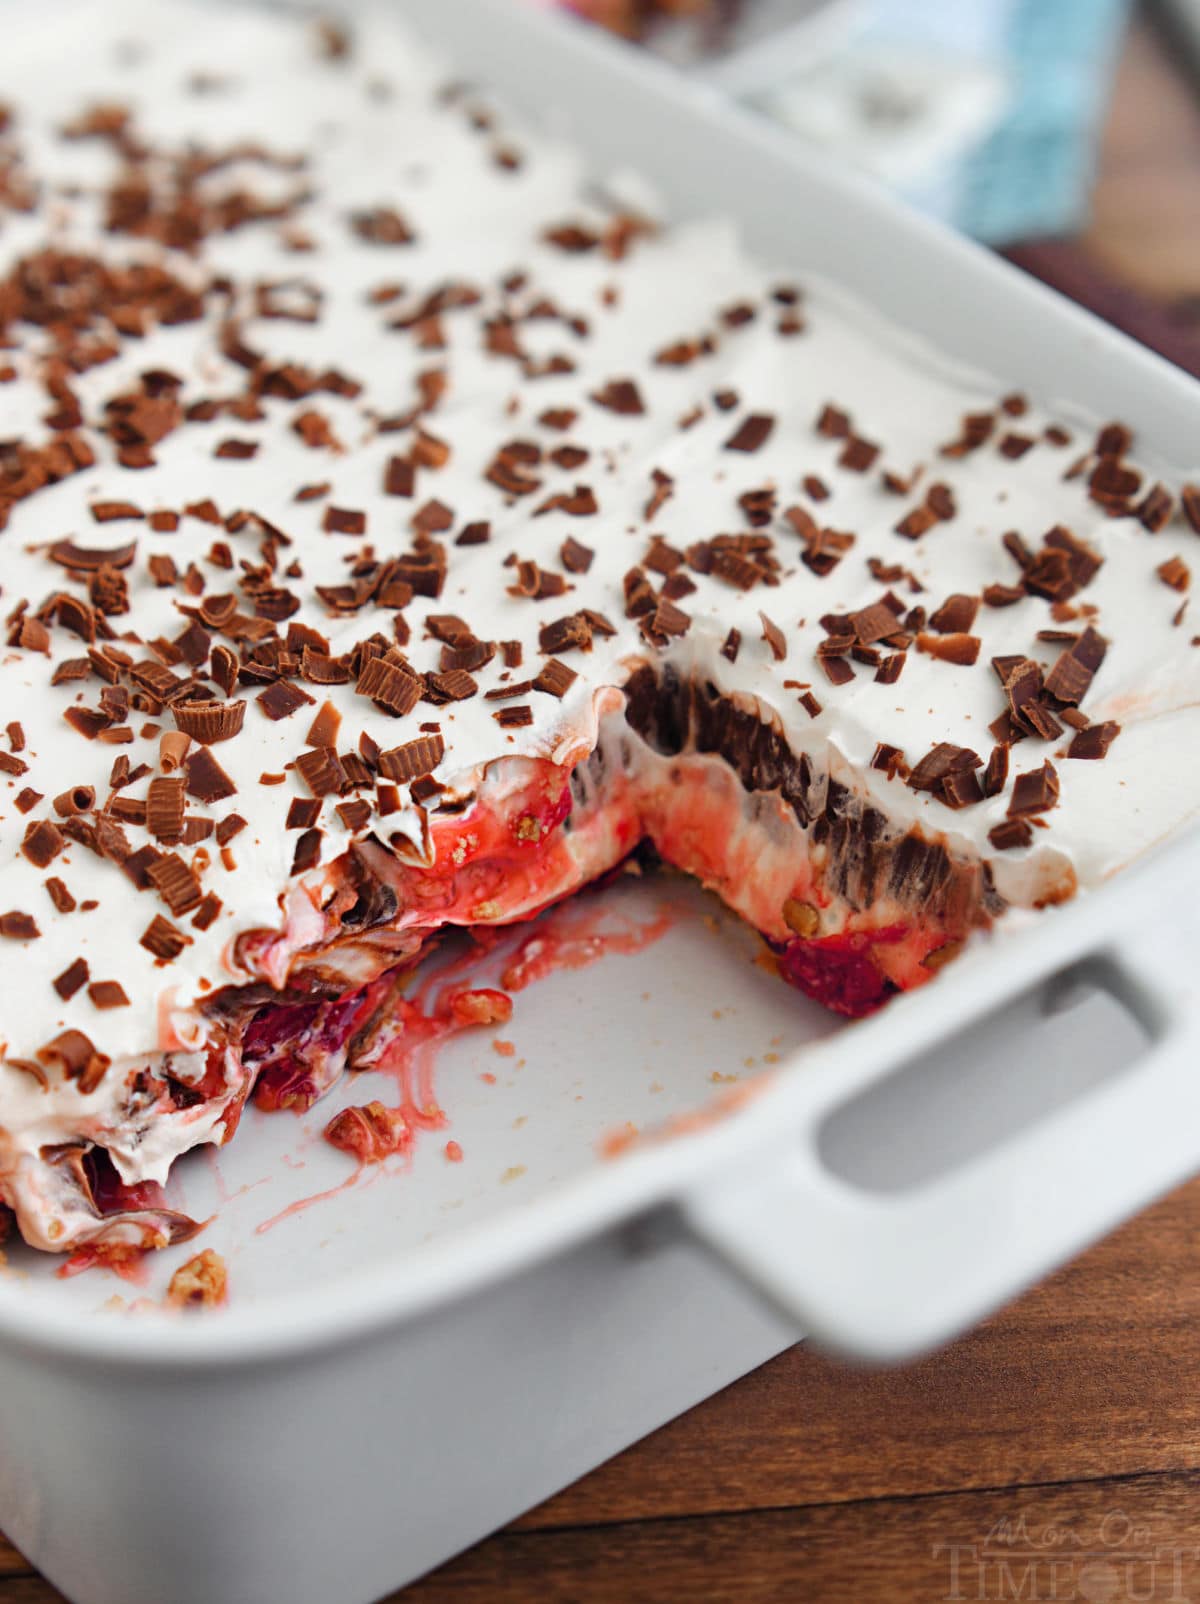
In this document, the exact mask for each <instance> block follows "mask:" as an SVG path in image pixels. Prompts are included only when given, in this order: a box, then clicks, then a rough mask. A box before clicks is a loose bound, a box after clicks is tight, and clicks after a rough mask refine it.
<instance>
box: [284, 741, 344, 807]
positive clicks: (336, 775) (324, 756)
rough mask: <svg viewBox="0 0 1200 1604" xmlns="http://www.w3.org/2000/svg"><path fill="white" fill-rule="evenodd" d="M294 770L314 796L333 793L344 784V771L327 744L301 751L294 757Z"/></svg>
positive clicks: (341, 788)
mask: <svg viewBox="0 0 1200 1604" xmlns="http://www.w3.org/2000/svg"><path fill="white" fill-rule="evenodd" d="M296 772H297V773H298V774H299V775H300V778H301V779H302V780H303V781H304V783H305V785H307V786H308V788H309V790H310V791H311V792H312V794H313V795H314V796H316V797H322V796H330V795H333V794H335V793H337V792H339V791H341V790H343V789H344V788H345V785H346V772H345V770H344V769H343V767H342V765H341V763H340V762H339V760H338V755H337V753H336V752H335V751H334V750H333V749H332V748H331V747H328V746H317V747H313V748H312V749H311V750H310V751H307V752H301V753H300V754H299V756H298V757H297V758H296Z"/></svg>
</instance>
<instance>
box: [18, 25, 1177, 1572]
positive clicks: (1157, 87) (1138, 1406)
mask: <svg viewBox="0 0 1200 1604" xmlns="http://www.w3.org/2000/svg"><path fill="white" fill-rule="evenodd" d="M1018 256H1019V259H1020V260H1021V261H1022V263H1023V265H1025V266H1027V267H1028V268H1029V269H1030V270H1032V271H1035V272H1037V273H1038V274H1039V275H1040V276H1042V277H1045V278H1047V279H1048V280H1049V281H1050V282H1052V283H1055V284H1056V285H1057V286H1058V287H1059V288H1061V289H1063V290H1064V291H1065V292H1066V293H1068V294H1071V295H1073V296H1075V297H1076V298H1077V299H1081V300H1085V301H1087V302H1088V303H1089V304H1091V305H1093V306H1095V307H1096V309H1097V310H1099V311H1100V312H1101V314H1102V315H1104V316H1107V317H1109V318H1110V319H1111V320H1112V321H1114V322H1117V323H1119V324H1120V325H1121V326H1122V327H1125V328H1126V329H1127V330H1128V331H1129V332H1131V333H1133V334H1134V335H1135V336H1136V337H1138V338H1140V339H1142V340H1144V341H1145V342H1146V343H1148V344H1151V345H1154V346H1155V347H1156V348H1158V349H1160V350H1165V351H1167V352H1168V354H1170V355H1172V356H1173V357H1174V358H1175V359H1177V360H1179V361H1180V362H1181V363H1182V364H1183V365H1186V366H1189V367H1191V368H1192V370H1193V371H1196V372H1200V101H1198V100H1197V98H1196V96H1195V94H1194V92H1193V89H1192V86H1191V85H1190V84H1188V83H1186V82H1185V81H1184V79H1183V77H1182V75H1181V74H1180V73H1178V72H1177V71H1176V70H1175V69H1173V67H1172V66H1171V64H1170V62H1169V61H1168V60H1167V57H1166V55H1165V53H1164V51H1163V49H1162V47H1161V45H1160V44H1159V43H1158V42H1157V39H1156V37H1155V35H1154V34H1153V33H1152V31H1151V30H1150V29H1149V28H1148V27H1146V26H1145V25H1144V24H1142V25H1139V26H1138V27H1136V28H1135V29H1134V31H1133V32H1132V34H1131V36H1130V40H1129V43H1128V47H1127V49H1126V51H1125V53H1124V56H1123V59H1122V64H1121V71H1120V74H1119V79H1118V86H1117V93H1116V97H1115V103H1114V109H1113V114H1112V118H1111V121H1110V126H1109V130H1108V134H1107V137H1106V140H1105V144H1104V149H1103V152H1102V163H1101V169H1100V175H1099V182H1098V186H1097V192H1096V199H1095V208H1094V217H1093V222H1092V224H1091V226H1090V227H1089V229H1088V231H1087V233H1086V235H1085V236H1084V237H1083V239H1082V240H1080V241H1074V242H1067V243H1063V242H1055V243H1052V244H1046V243H1044V242H1038V243H1037V244H1035V245H1032V246H1029V247H1025V248H1023V249H1022V251H1021V252H1020V253H1018ZM1198 1251H1200V1180H1198V1181H1196V1182H1193V1183H1192V1184H1190V1185H1189V1186H1186V1187H1183V1188H1182V1189H1180V1190H1179V1191H1178V1192H1176V1193H1174V1194H1173V1195H1172V1196H1171V1197H1169V1198H1167V1199H1165V1200H1164V1201H1163V1202H1162V1203H1160V1204H1159V1205H1158V1206H1157V1207H1155V1208H1153V1209H1151V1210H1149V1211H1148V1212H1147V1213H1146V1214H1144V1215H1143V1216H1142V1217H1141V1218H1140V1219H1138V1220H1135V1221H1133V1222H1131V1223H1130V1224H1129V1225H1127V1226H1126V1227H1125V1228H1124V1229H1122V1230H1121V1231H1119V1232H1117V1233H1116V1234H1115V1235H1114V1236H1113V1237H1111V1238H1110V1239H1109V1240H1108V1241H1107V1242H1104V1243H1102V1244H1100V1245H1099V1246H1098V1247H1096V1248H1094V1249H1093V1250H1092V1251H1091V1252H1090V1253H1088V1254H1087V1255H1086V1256H1085V1257H1083V1258H1082V1259H1080V1260H1079V1261H1078V1262H1077V1263H1076V1264H1074V1265H1072V1266H1070V1267H1068V1268H1067V1269H1065V1270H1063V1271H1061V1272H1060V1273H1059V1274H1057V1275H1055V1276H1053V1277H1052V1278H1051V1279H1050V1280H1048V1281H1047V1282H1045V1283H1044V1284H1043V1285H1042V1286H1041V1287H1039V1288H1037V1289H1036V1290H1035V1291H1033V1292H1031V1293H1029V1294H1028V1295H1027V1296H1026V1297H1024V1298H1023V1299H1021V1300H1020V1302H1018V1303H1017V1304H1015V1305H1014V1306H1013V1307H1012V1308H1010V1309H1008V1310H1006V1311H1004V1312H1003V1313H1002V1314H1000V1315H998V1316H996V1317H995V1318H994V1319H992V1320H990V1321H988V1322H987V1323H986V1324H985V1325H984V1326H983V1327H982V1328H981V1329H980V1330H978V1331H976V1332H974V1333H973V1334H972V1335H971V1336H969V1337H967V1338H965V1339H964V1340H963V1341H961V1342H958V1343H956V1344H955V1345H954V1346H952V1347H951V1348H949V1349H947V1350H946V1351H945V1352H944V1353H941V1354H939V1355H936V1356H935V1357H933V1358H931V1359H927V1360H925V1361H924V1362H923V1363H921V1364H918V1365H913V1366H910V1367H908V1368H906V1369H903V1370H899V1371H892V1372H887V1373H871V1372H866V1371H862V1370H855V1369H848V1368H845V1367H842V1366H839V1365H836V1364H834V1363H832V1362H831V1361H829V1360H827V1359H824V1358H822V1357H821V1356H819V1355H816V1354H813V1353H811V1352H809V1351H808V1350H807V1349H804V1348H795V1349H793V1350H792V1351H791V1352H789V1353H786V1354H783V1355H782V1356H781V1357H780V1358H778V1359H776V1360H775V1361H773V1362H772V1363H771V1364H769V1365H766V1366H765V1367H764V1368H763V1369H762V1370H760V1371H758V1372H757V1374H755V1375H753V1376H749V1377H747V1378H746V1379H745V1380H744V1381H741V1382H739V1383H738V1384H737V1385H736V1386H734V1387H730V1388H729V1389H728V1390H727V1391H725V1392H723V1393H721V1394H719V1395H718V1396H717V1397H715V1398H712V1399H710V1400H709V1401H708V1402H707V1403H705V1404H703V1405H702V1406H701V1407H700V1408H698V1409H695V1410H693V1411H691V1413H690V1414H688V1415H685V1416H684V1417H682V1418H681V1419H680V1420H677V1421H675V1422H673V1423H672V1424H671V1425H669V1426H667V1427H664V1428H663V1430H661V1431H659V1432H656V1433H655V1434H654V1435H653V1436H652V1437H649V1438H647V1439H646V1441H644V1442H642V1443H640V1444H638V1445H637V1446H636V1447H634V1448H632V1449H630V1450H629V1451H628V1452H627V1453H625V1454H622V1455H621V1456H620V1457H619V1458H617V1459H615V1460H613V1461H612V1462H611V1463H609V1464H607V1465H604V1466H602V1467H601V1468H600V1469H599V1470H597V1471H595V1472H593V1473H592V1474H591V1475H590V1476H588V1477H585V1478H584V1479H583V1480H582V1481H580V1482H579V1483H577V1484H576V1485H575V1486H574V1487H571V1488H568V1489H567V1490H566V1491H565V1492H563V1493H560V1494H559V1495H558V1496H557V1497H555V1498H553V1499H551V1500H550V1501H549V1502H548V1503H546V1504H544V1505H542V1506H541V1508H540V1509H537V1510H534V1511H532V1512H531V1513H530V1514H528V1515H526V1516H525V1517H524V1518H523V1519H522V1520H520V1521H518V1522H517V1523H516V1524H515V1525H514V1526H513V1527H511V1528H510V1529H509V1530H508V1531H506V1532H503V1533H501V1534H499V1535H498V1536H496V1537H493V1538H491V1539H490V1540H489V1541H487V1542H484V1543H481V1544H479V1545H478V1546H477V1547H476V1548H474V1549H472V1550H471V1551H470V1553H468V1554H466V1555H463V1556H462V1557H461V1558H459V1559H457V1560H454V1561H452V1562H451V1563H450V1564H448V1565H446V1566H444V1567H443V1568H442V1569H441V1570H440V1571H438V1572H436V1573H435V1574H434V1575H433V1576H431V1577H429V1578H427V1579H426V1580H425V1581H424V1582H421V1583H419V1584H417V1585H416V1586H414V1587H413V1588H410V1589H408V1590H407V1591H406V1592H405V1593H404V1594H403V1599H404V1604H442V1601H443V1600H446V1601H448V1600H454V1601H456V1604H509V1601H512V1604H517V1601H520V1604H526V1601H527V1600H529V1599H532V1598H537V1599H538V1600H539V1601H543V1600H544V1601H546V1604H554V1601H557V1600H562V1601H564V1604H565V1601H571V1604H576V1601H578V1604H590V1601H602V1600H604V1601H607V1600H627V1599H628V1600H632V1599H637V1600H639V1601H644V1604H658V1601H662V1604H667V1601H671V1604H676V1601H678V1600H687V1601H689V1604H706V1601H709V1600H712V1601H717V1600H721V1601H725V1600H733V1599H736V1600H737V1601H738V1604H760V1601H762V1604H766V1601H768V1600H769V1601H771V1604H777V1601H780V1600H787V1601H791V1600H806V1601H807V1600H812V1601H814V1604H863V1601H866V1600H870V1601H872V1604H925V1601H927V1600H928V1601H933V1600H943V1599H948V1598H953V1597H954V1596H955V1595H954V1586H955V1579H954V1576H953V1574H952V1572H951V1569H950V1566H951V1552H950V1550H951V1547H952V1546H954V1545H957V1548H958V1558H959V1565H960V1571H959V1576H958V1579H957V1587H958V1596H959V1597H961V1598H963V1599H989V1600H990V1599H1013V1598H1018V1597H1024V1598H1025V1599H1028V1600H1033V1601H1040V1600H1042V1599H1050V1598H1057V1599H1058V1600H1060V1601H1065V1600H1075V1599H1078V1600H1081V1601H1084V1604H1107V1601H1109V1600H1112V1601H1116V1600H1123V1599H1126V1598H1130V1599H1132V1598H1135V1597H1136V1598H1138V1599H1145V1600H1154V1601H1157V1600H1160V1599H1161V1600H1164V1601H1166V1600H1174V1601H1175V1604H1178V1601H1179V1600H1181V1599H1183V1598H1185V1597H1188V1596H1191V1597H1194V1598H1195V1597H1200V1558H1198V1556H1200V1276H1197V1274H1196V1259H1197V1252H1198ZM1022 1517H1023V1520H1024V1525H1023V1526H1022V1525H1021V1524H1020V1522H1021V1519H1022ZM997 1530H999V1532H1000V1533H1001V1534H1004V1533H1008V1534H1009V1535H1010V1536H1012V1535H1013V1534H1014V1533H1015V1534H1016V1535H1015V1540H1014V1541H1012V1542H1010V1543H1009V1544H1008V1545H1007V1546H1006V1545H1005V1543H1004V1542H1003V1541H1002V1540H1001V1538H999V1537H997V1536H995V1535H993V1537H992V1539H991V1541H990V1542H989V1540H988V1539H989V1533H993V1534H994V1533H996V1531H997ZM1052 1534H1053V1535H1056V1536H1057V1538H1058V1539H1059V1541H1058V1546H1057V1548H1056V1549H1055V1550H1054V1552H1055V1553H1056V1554H1057V1555H1058V1558H1059V1567H1060V1568H1059V1570H1058V1571H1057V1572H1055V1573H1053V1575H1052V1574H1051V1572H1050V1571H1049V1570H1048V1568H1047V1567H1048V1564H1049V1560H1048V1558H1047V1553H1048V1550H1047V1547H1046V1545H1047V1544H1048V1543H1049V1542H1050V1538H1051V1535H1052ZM1153 1552H1156V1553H1157V1555H1158V1558H1157V1563H1156V1565H1152V1564H1151V1555H1152V1553H1153ZM1064 1556H1065V1557H1064ZM1176 1556H1178V1564H1179V1567H1180V1569H1179V1572H1178V1574H1176V1571H1175V1569H1174V1566H1175V1562H1176ZM981 1557H983V1558H984V1560H985V1562H986V1565H987V1567H988V1568H986V1569H985V1570H983V1571H980V1570H979V1569H977V1568H974V1567H975V1565H976V1561H977V1560H979V1559H980V1558H981ZM1089 1565H1090V1566H1091V1567H1092V1568H1091V1569H1090V1570H1088V1569H1087V1568H1086V1567H1088V1566H1089ZM1031 1566H1034V1567H1036V1568H1035V1569H1033V1570H1031V1569H1030V1567H1031ZM1002 1567H1006V1568H1002ZM1019 1588H1024V1592H1023V1593H1022V1592H1019V1591H1018V1589H1019ZM1054 1589H1057V1591H1055V1590H1054ZM400 1596H401V1595H397V1598H399V1597H400ZM59 1599H60V1595H59V1594H58V1593H56V1592H55V1590H54V1589H53V1588H51V1587H50V1586H49V1585H48V1584H47V1583H45V1582H43V1581H41V1580H40V1579H39V1578H38V1577H36V1576H35V1575H34V1574H33V1573H32V1571H31V1570H30V1568H29V1567H28V1566H27V1565H26V1563H25V1561H24V1560H23V1559H22V1557H21V1556H20V1555H19V1554H18V1553H17V1552H16V1551H15V1550H14V1549H13V1548H11V1547H10V1546H8V1545H7V1544H5V1543H4V1541H3V1539H2V1538H0V1604H54V1601H56V1600H59ZM164 1604H170V1600H169V1599H167V1598H164ZM214 1604H218V1601H214ZM220 1604H224V1601H220ZM230 1604H233V1601H230ZM280 1604H286V1601H283V1600H281V1601H280Z"/></svg>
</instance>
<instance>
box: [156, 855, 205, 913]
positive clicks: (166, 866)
mask: <svg viewBox="0 0 1200 1604" xmlns="http://www.w3.org/2000/svg"><path fill="white" fill-rule="evenodd" d="M146 878H147V879H148V880H149V882H150V884H151V885H152V886H153V887H154V889H155V890H156V891H157V892H158V894H159V896H160V897H161V898H162V899H163V901H164V902H165V903H166V905H167V907H168V908H170V910H171V912H172V913H173V914H176V915H178V914H181V913H187V911H188V910H189V908H194V907H195V906H196V904H197V903H198V902H199V901H200V895H201V892H200V882H199V881H198V880H197V879H196V876H195V875H194V874H193V873H192V871H191V869H190V868H189V867H188V865H187V864H186V863H185V862H184V861H183V859H182V858H181V857H180V856H179V854H178V853H177V852H164V853H162V854H160V856H159V857H158V858H157V860H156V861H155V862H154V863H152V864H151V865H150V866H149V868H148V869H147V870H146Z"/></svg>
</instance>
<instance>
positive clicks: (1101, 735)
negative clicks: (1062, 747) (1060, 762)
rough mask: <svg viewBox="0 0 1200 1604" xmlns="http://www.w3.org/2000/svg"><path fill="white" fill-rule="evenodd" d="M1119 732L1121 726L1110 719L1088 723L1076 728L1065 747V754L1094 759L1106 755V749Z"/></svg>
mask: <svg viewBox="0 0 1200 1604" xmlns="http://www.w3.org/2000/svg"><path fill="white" fill-rule="evenodd" d="M1120 733H1121V726H1120V725H1119V724H1116V723H1114V722H1113V721H1112V720H1111V719H1109V720H1106V721H1105V722H1104V723H1102V724H1089V725H1088V726H1087V728H1086V729H1082V730H1076V732H1075V734H1074V735H1073V736H1072V737H1071V744H1070V746H1069V747H1068V748H1067V756H1068V757H1074V758H1084V759H1090V760H1095V759H1098V758H1103V757H1107V756H1108V749H1109V747H1110V746H1111V745H1112V744H1113V742H1114V741H1115V740H1116V738H1117V736H1118V735H1120Z"/></svg>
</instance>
